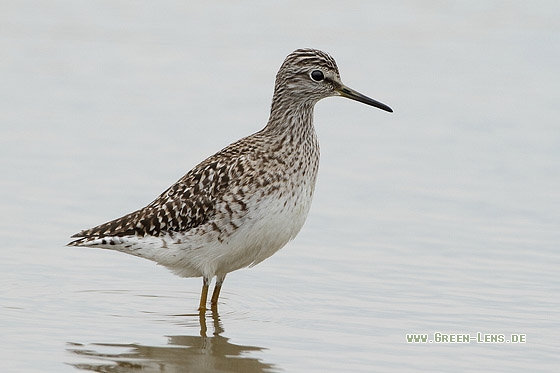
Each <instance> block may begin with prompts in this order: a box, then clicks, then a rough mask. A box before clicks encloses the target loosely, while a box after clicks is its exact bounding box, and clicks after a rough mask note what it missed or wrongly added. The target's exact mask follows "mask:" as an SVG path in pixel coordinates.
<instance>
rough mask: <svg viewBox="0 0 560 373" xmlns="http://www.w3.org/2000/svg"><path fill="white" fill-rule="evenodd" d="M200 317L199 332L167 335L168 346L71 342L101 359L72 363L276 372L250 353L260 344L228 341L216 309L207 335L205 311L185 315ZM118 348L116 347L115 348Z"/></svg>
mask: <svg viewBox="0 0 560 373" xmlns="http://www.w3.org/2000/svg"><path fill="white" fill-rule="evenodd" d="M186 316H194V317H198V319H199V323H200V336H190V335H177V336H169V337H168V345H167V346H143V345H139V344H134V343H131V344H125V343H123V344H119V343H117V344H115V343H92V344H89V345H83V344H79V343H69V344H68V345H69V347H68V351H69V352H71V353H73V354H75V355H79V356H80V357H84V358H87V359H88V360H91V359H93V360H95V361H99V360H101V362H93V363H91V362H88V363H73V364H70V365H72V366H74V367H75V368H77V369H81V370H89V371H93V372H131V371H142V372H248V373H257V372H276V371H278V370H279V369H278V368H277V367H275V366H274V365H273V364H268V363H264V362H262V361H261V360H259V359H257V358H254V357H250V356H249V354H250V353H251V352H253V351H262V350H264V348H262V347H257V346H242V345H236V344H233V343H230V342H229V338H226V337H223V336H221V335H220V334H221V333H223V332H224V329H223V327H222V323H221V321H220V317H219V315H218V313H217V312H212V319H211V320H208V323H211V324H212V329H213V333H212V335H211V336H207V331H208V327H207V320H206V314H204V313H201V314H199V315H186ZM115 350H117V351H115Z"/></svg>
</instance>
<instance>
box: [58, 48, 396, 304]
mask: <svg viewBox="0 0 560 373" xmlns="http://www.w3.org/2000/svg"><path fill="white" fill-rule="evenodd" d="M330 96H342V97H346V98H350V99H352V100H356V101H359V102H362V103H365V104H367V105H371V106H374V107H377V108H379V109H382V110H385V111H388V112H392V111H393V110H392V109H391V108H390V107H388V106H387V105H385V104H382V103H380V102H378V101H375V100H373V99H371V98H369V97H367V96H364V95H362V94H361V93H358V92H356V91H354V90H353V89H350V88H348V87H347V86H345V85H344V84H342V81H341V80H340V74H339V72H338V67H337V65H336V62H335V61H334V59H333V58H332V57H331V56H329V55H328V54H327V53H325V52H322V51H319V50H316V49H298V50H296V51H294V52H293V53H291V54H290V55H288V57H286V60H285V61H284V63H283V64H282V66H281V67H280V70H279V71H278V74H277V75H276V83H275V86H274V96H273V98H272V106H271V110H270V118H269V120H268V123H267V125H266V126H265V127H264V128H263V129H262V130H260V131H258V132H256V133H254V134H252V135H250V136H247V137H245V138H242V139H241V140H238V141H236V142H234V143H232V144H231V145H229V146H227V147H225V148H224V149H222V150H220V151H219V152H217V153H216V154H214V155H212V156H210V157H209V158H207V159H205V160H204V161H202V162H201V163H200V164H199V165H197V166H196V167H194V168H193V169H192V170H191V171H189V172H188V173H187V174H186V175H185V176H183V177H182V178H181V179H179V180H178V181H177V182H176V183H175V184H173V185H172V186H171V187H169V188H168V189H167V190H166V191H164V192H163V193H162V194H161V195H160V196H159V197H157V198H156V199H155V200H154V201H153V202H152V203H150V204H149V205H147V206H146V207H144V208H142V209H140V210H137V211H134V212H132V213H130V214H128V215H125V216H123V217H121V218H118V219H115V220H112V221H109V222H107V223H104V224H101V225H99V226H97V227H94V228H90V229H86V230H83V231H81V232H79V233H77V234H75V235H73V236H72V237H73V238H77V239H76V240H75V241H72V242H70V243H69V244H68V245H69V246H85V247H98V248H103V249H110V250H116V251H121V252H124V253H127V254H131V255H135V256H138V257H142V258H146V259H149V260H152V261H154V262H156V263H158V264H160V265H163V266H165V267H167V268H168V269H170V270H171V271H172V272H174V273H175V274H177V275H179V276H182V277H202V280H203V285H202V293H201V296H200V306H199V310H200V311H201V312H203V311H205V310H206V304H207V296H208V287H209V285H210V282H211V281H212V279H213V278H214V277H216V285H215V287H214V291H213V293H212V298H211V306H212V309H216V307H217V304H218V297H219V294H220V289H221V287H222V284H223V282H224V279H225V277H226V275H227V274H228V273H229V272H232V271H235V270H237V269H240V268H244V267H247V266H254V265H256V264H258V263H260V262H262V261H263V260H265V259H266V258H268V257H269V256H271V255H272V254H274V253H275V252H276V251H278V250H279V249H280V248H282V247H283V246H284V245H286V243H288V241H290V240H292V239H293V238H294V237H295V236H296V235H297V233H298V232H299V231H300V229H301V227H302V226H303V223H304V221H305V219H306V217H307V213H308V211H309V208H310V206H311V200H312V198H313V191H314V189H315V180H316V178H317V171H318V167H319V143H318V141H317V135H316V133H315V129H314V127H313V108H314V106H315V104H316V103H317V102H318V101H319V100H321V99H323V98H326V97H330Z"/></svg>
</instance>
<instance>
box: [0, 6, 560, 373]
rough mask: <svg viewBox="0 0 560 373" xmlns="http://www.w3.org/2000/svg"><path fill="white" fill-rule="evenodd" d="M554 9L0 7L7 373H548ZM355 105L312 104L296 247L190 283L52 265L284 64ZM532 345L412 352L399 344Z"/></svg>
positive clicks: (123, 267) (223, 123)
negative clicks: (318, 73)
mask: <svg viewBox="0 0 560 373" xmlns="http://www.w3.org/2000/svg"><path fill="white" fill-rule="evenodd" d="M558 19H560V6H559V5H558V4H557V2H555V1H536V2H530V3H529V2H522V1H513V2H506V1H424V2H414V1H392V2H386V1H384V2H381V1H353V2H340V1H321V2H318V1H308V2H301V1H285V2H275V3H272V2H258V3H257V2H248V1H241V2H227V1H215V2H179V1H159V2H149V1H120V0H117V1H94V2H91V1H67V0H59V1H49V2H43V1H17V2H7V1H4V2H1V3H0V48H1V50H2V57H0V83H1V84H0V101H1V104H0V238H1V239H0V253H1V254H2V260H1V261H0V327H1V330H2V338H1V339H2V341H1V342H0V357H1V361H2V366H3V368H4V369H5V370H6V371H12V372H20V371H21V372H45V371H52V372H55V371H56V372H61V371H75V370H76V369H81V370H90V371H98V372H108V371H111V372H127V371H137V370H143V371H147V372H151V371H177V372H183V371H201V372H203V371H208V372H277V371H286V372H298V371H301V372H324V371H333V372H340V371H352V372H371V371H418V372H424V371H430V372H434V371H450V370H453V371H458V372H470V371H503V372H513V371H520V370H538V371H554V370H555V369H557V367H558V364H559V363H560V359H559V358H558V353H557V344H558V343H557V342H558V341H557V338H558V335H559V332H560V325H559V322H558V320H560V314H559V311H558V310H559V309H560V298H559V297H558V294H559V291H560V277H559V275H558V268H559V265H560V254H559V243H560V230H559V226H560V170H559V164H560V126H559V124H558V118H559V117H560V109H559V106H558V101H559V98H560V95H559V89H558V88H559V87H560V69H559V67H558V66H559V64H558V61H560V24H559V23H558ZM301 47H313V48H318V49H321V50H324V51H326V52H328V53H330V54H331V55H332V56H333V57H334V58H335V59H336V61H337V63H338V67H339V69H340V73H341V77H342V80H343V81H344V82H345V84H347V85H348V86H350V87H352V88H354V89H356V90H358V91H360V92H361V93H363V94H366V95H368V96H370V97H372V98H375V99H377V100H379V101H381V102H383V103H385V104H387V105H389V106H391V107H392V108H393V109H394V113H393V114H388V113H385V112H382V111H380V110H377V109H374V108H371V107H368V106H365V105H361V104H359V103H356V102H353V101H349V100H344V99H341V98H329V99H326V100H323V101H321V102H320V103H319V104H317V106H316V115H315V125H316V129H317V133H318V136H319V140H320V143H321V152H322V159H321V167H320V173H319V179H318V182H317V188H316V194H315V199H314V202H313V207H312V208H311V212H310V214H309V218H308V220H307V223H306V225H305V226H304V228H303V230H302V231H301V233H300V235H299V236H298V237H297V238H296V239H295V240H294V241H293V242H291V243H290V244H288V245H287V246H286V247H285V248H284V249H283V250H282V251H280V252H278V253H277V254H276V255H275V256H273V257H271V258H269V259H268V260H266V261H265V262H263V263H261V264H260V265H258V266H257V267H255V268H252V269H250V270H240V271H238V272H234V273H232V274H230V275H229V276H228V279H227V281H226V282H225V284H224V288H223V291H222V303H221V304H220V312H219V314H208V315H206V317H205V318H199V317H198V314H197V313H196V307H197V304H198V297H199V291H200V286H201V281H200V279H182V278H179V277H176V276H174V275H172V274H171V273H169V272H168V271H167V270H165V269H164V268H162V267H158V266H156V265H154V264H153V263H151V262H149V261H145V260H142V259H138V258H134V257H130V256H127V255H124V254H121V253H116V252H109V251H104V250H89V249H82V248H68V247H65V246H64V245H65V244H66V243H67V242H68V241H69V236H70V235H72V234H74V233H76V232H78V231H79V230H81V229H84V228H89V227H92V226H95V225H97V224H99V223H102V222H105V221H107V220H110V219H113V218H116V217H119V216H121V215H124V214H126V213H128V212H131V211H133V210H136V209H138V208H141V207H143V206H145V205H146V204H148V203H149V202H151V201H152V200H153V199H154V198H155V197H157V195H159V193H161V192H162V191H163V190H165V189H166V188H167V187H168V186H169V185H171V184H172V183H173V182H175V181H176V180H177V179H179V178H180V177H181V176H182V175H183V174H184V173H186V172H187V171H188V170H190V169H191V168H192V167H193V166H195V165H196V164H197V163H198V162H200V161H201V160H203V159H204V158H206V157H207V156H209V155H211V154H213V153H214V152H216V151H217V150H219V149H221V148H222V147H224V146H226V145H227V144H229V143H230V142H233V141H235V140H237V139H238V138H240V137H243V136H246V135H248V134H250V133H252V132H255V131H258V130H259V129H261V128H262V127H263V126H264V125H265V124H266V121H267V119H268V112H269V108H270V101H271V97H272V89H273V85H274V77H275V74H276V72H277V70H278V68H279V66H280V65H281V63H282V61H283V60H284V58H285V56H286V55H287V54H289V53H290V52H292V51H293V50H294V49H297V48H301ZM436 332H441V333H459V334H469V335H471V336H472V337H476V335H477V333H482V334H503V335H504V336H505V337H506V339H507V340H508V341H509V339H510V335H511V334H514V333H517V334H526V340H527V342H526V343H524V344H520V343H501V344H485V343H477V342H476V341H475V340H473V341H471V342H470V343H465V344H440V343H425V344H420V343H416V344H414V343H412V344H410V343H407V341H406V335H407V334H412V333H415V334H420V333H425V334H428V336H429V338H430V339H433V335H434V333H436Z"/></svg>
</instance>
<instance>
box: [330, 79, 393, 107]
mask: <svg viewBox="0 0 560 373" xmlns="http://www.w3.org/2000/svg"><path fill="white" fill-rule="evenodd" d="M335 91H336V92H338V94H339V95H341V96H342V97H346V98H349V99H351V100H356V101H359V102H363V103H364V104H367V105H370V106H375V107H376V108H379V109H381V110H385V111H388V112H390V113H392V112H393V109H391V108H390V107H389V106H387V105H385V104H382V103H381V102H379V101H376V100H374V99H372V98H369V97H367V96H364V95H363V94H361V93H360V92H357V91H354V90H353V89H352V88H348V87H347V86H345V85H344V84H341V85H340V87H338V88H336V89H335Z"/></svg>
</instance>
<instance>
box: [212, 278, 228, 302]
mask: <svg viewBox="0 0 560 373" xmlns="http://www.w3.org/2000/svg"><path fill="white" fill-rule="evenodd" d="M225 278H226V275H223V276H218V277H217V278H216V286H214V291H213V292H212V300H211V303H212V309H213V310H216V309H217V308H218V298H219V297H220V290H222V284H223V283H224V279H225Z"/></svg>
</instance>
